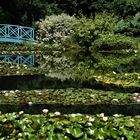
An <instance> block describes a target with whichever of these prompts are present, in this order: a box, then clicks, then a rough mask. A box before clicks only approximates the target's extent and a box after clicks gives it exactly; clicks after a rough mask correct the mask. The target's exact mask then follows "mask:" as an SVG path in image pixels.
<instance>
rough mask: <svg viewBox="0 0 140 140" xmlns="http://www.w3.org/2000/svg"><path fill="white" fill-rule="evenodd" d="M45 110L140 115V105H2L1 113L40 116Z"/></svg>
mask: <svg viewBox="0 0 140 140" xmlns="http://www.w3.org/2000/svg"><path fill="white" fill-rule="evenodd" d="M44 108H47V109H49V111H51V112H55V111H60V112H61V113H63V114H69V113H70V114H71V113H82V114H93V115H95V114H99V113H103V112H104V113H105V115H113V114H123V115H131V116H134V115H140V105H138V104H130V105H125V104H124V105H105V104H98V105H62V104H33V105H32V106H29V105H9V104H2V105H0V111H1V112H2V113H10V112H19V111H21V110H22V111H24V112H25V113H28V114H40V113H42V110H43V109H44Z"/></svg>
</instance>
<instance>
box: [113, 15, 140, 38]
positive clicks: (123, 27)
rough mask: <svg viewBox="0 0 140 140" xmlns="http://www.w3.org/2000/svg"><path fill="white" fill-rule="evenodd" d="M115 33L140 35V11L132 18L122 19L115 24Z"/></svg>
mask: <svg viewBox="0 0 140 140" xmlns="http://www.w3.org/2000/svg"><path fill="white" fill-rule="evenodd" d="M113 30H114V32H115V33H122V34H125V35H129V36H140V13H137V14H136V15H135V16H134V17H133V18H132V19H129V20H123V19H121V20H120V21H119V22H118V23H117V24H116V25H115V26H114V29H113Z"/></svg>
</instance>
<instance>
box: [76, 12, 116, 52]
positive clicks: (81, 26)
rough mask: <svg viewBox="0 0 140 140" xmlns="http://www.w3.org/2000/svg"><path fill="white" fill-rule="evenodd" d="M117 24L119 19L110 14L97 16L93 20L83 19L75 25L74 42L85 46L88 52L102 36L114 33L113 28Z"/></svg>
mask: <svg viewBox="0 0 140 140" xmlns="http://www.w3.org/2000/svg"><path fill="white" fill-rule="evenodd" d="M116 22H117V17H114V16H113V15H111V14H108V13H102V14H97V15H96V16H95V18H94V20H93V19H91V18H90V19H89V18H85V17H82V18H80V19H79V21H78V22H77V23H76V24H75V33H74V35H73V38H74V39H73V40H75V42H77V43H78V44H79V45H80V46H83V47H84V48H85V50H86V52H88V51H89V47H91V46H92V45H93V44H94V41H95V40H96V39H98V38H100V36H101V35H102V34H108V33H110V32H112V28H113V26H114V25H115V23H116Z"/></svg>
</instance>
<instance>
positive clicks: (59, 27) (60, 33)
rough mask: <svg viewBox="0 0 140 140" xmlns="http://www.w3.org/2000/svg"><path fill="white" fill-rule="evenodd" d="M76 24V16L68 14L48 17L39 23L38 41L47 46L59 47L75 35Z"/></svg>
mask: <svg viewBox="0 0 140 140" xmlns="http://www.w3.org/2000/svg"><path fill="white" fill-rule="evenodd" d="M75 22H76V18H75V17H74V16H69V15H66V14H61V15H52V16H46V18H45V19H44V20H43V19H42V20H41V21H40V22H37V25H38V28H39V29H38V33H37V39H38V40H39V41H43V42H44V43H46V44H53V45H57V46H58V45H59V44H60V43H62V42H63V41H64V40H65V39H67V38H69V37H70V35H71V34H72V33H73V24H74V23H75Z"/></svg>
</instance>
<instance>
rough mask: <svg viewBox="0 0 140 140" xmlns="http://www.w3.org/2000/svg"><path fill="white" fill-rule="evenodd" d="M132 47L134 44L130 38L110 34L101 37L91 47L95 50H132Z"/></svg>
mask: <svg viewBox="0 0 140 140" xmlns="http://www.w3.org/2000/svg"><path fill="white" fill-rule="evenodd" d="M133 46H134V43H133V41H132V39H131V38H130V37H126V36H123V35H119V34H112V33H109V34H106V35H101V36H100V38H99V39H97V40H95V42H94V45H93V47H94V48H95V49H96V50H118V49H120V50H122V49H132V48H133Z"/></svg>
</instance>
